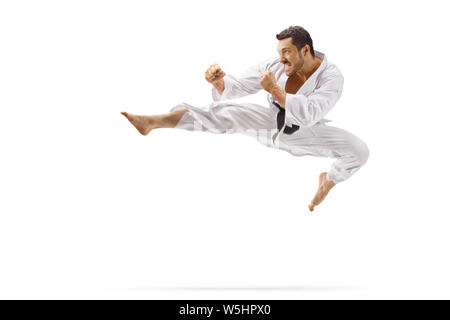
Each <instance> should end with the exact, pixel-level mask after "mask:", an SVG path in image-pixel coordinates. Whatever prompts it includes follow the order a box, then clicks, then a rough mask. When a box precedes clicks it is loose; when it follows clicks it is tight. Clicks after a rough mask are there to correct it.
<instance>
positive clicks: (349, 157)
mask: <svg viewBox="0 0 450 320" xmlns="http://www.w3.org/2000/svg"><path fill="white" fill-rule="evenodd" d="M278 145H279V148H280V149H283V150H285V151H288V152H289V153H291V154H293V155H295V156H303V155H312V156H319V157H330V158H335V159H336V160H335V161H334V162H333V163H332V165H331V168H330V170H329V171H328V172H322V173H321V174H320V175H319V188H318V189H317V192H316V194H315V196H314V198H313V199H312V201H311V203H310V204H309V206H308V207H309V210H310V211H313V210H314V207H315V206H317V205H318V204H320V203H321V202H322V201H323V200H324V199H325V197H326V196H327V194H328V192H329V191H330V190H331V189H332V188H333V187H334V186H335V185H336V184H338V183H340V182H342V181H345V180H347V179H348V178H350V177H351V176H352V175H353V174H354V173H355V172H356V171H358V170H359V169H360V168H361V167H362V166H363V165H364V164H365V163H366V162H367V159H368V157H369V148H368V147H367V145H366V144H365V143H364V142H363V141H362V140H361V139H360V138H358V137H357V136H355V135H354V134H352V133H350V132H348V131H345V130H343V129H340V128H336V127H332V126H328V125H326V124H318V125H314V126H312V127H308V128H300V130H298V131H297V132H295V133H294V134H292V135H286V134H284V133H281V134H280V136H279V141H278Z"/></svg>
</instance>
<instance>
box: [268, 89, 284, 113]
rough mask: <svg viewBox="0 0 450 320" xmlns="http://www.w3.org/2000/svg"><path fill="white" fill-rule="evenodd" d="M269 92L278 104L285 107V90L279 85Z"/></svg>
mask: <svg viewBox="0 0 450 320" xmlns="http://www.w3.org/2000/svg"><path fill="white" fill-rule="evenodd" d="M270 94H271V95H272V96H273V97H274V98H275V100H277V101H278V102H279V103H280V105H281V106H282V107H283V108H285V109H286V91H284V90H283V89H282V88H281V87H280V86H278V85H277V86H275V87H274V88H273V89H272V90H270Z"/></svg>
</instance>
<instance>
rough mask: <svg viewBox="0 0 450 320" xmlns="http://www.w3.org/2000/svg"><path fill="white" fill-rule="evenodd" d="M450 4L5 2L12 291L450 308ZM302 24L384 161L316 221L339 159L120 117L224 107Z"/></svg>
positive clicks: (4, 123) (2, 238)
mask: <svg viewBox="0 0 450 320" xmlns="http://www.w3.org/2000/svg"><path fill="white" fill-rule="evenodd" d="M445 3H446V2H445V1H421V2H417V1H373V2H371V3H369V2H367V1H363V2H362V1H264V0H262V1H261V0H259V1H241V0H239V1H233V0H229V1H214V2H213V1H206V0H205V1H162V2H159V1H1V2H0V107H1V116H0V139H1V144H0V146H1V158H0V162H1V163H0V164H1V166H0V188H1V190H0V191H1V198H0V297H1V298H8V299H13V298H43V299H49V298H62V299H66V298H75V299H78V298H85V299H94V298H105V299H110V298H111V299H118V298H123V299H132V298H133V299H229V298H230V299H231V298H232V299H316V298H322V299H332V298H333V299H335V298H337V299H348V298H356V299H367V298H376V299H381V298H385V299H394V298H430V299H431V298H450V291H449V286H450V275H449V272H448V271H449V269H450V259H449V243H450V233H449V223H450V210H449V205H448V183H449V174H448V163H449V156H448V155H449V152H448V147H449V142H448V136H449V135H448V129H447V127H446V126H447V123H448V121H447V118H448V116H449V107H450V105H449V103H448V83H449V79H448V75H449V59H448V57H449V54H450V52H449V51H450V50H449V44H448V38H447V36H448V35H446V32H447V31H448V30H449V29H450V23H449V20H448V10H446V8H445ZM290 25H301V26H303V27H305V28H306V29H307V30H308V31H309V32H310V34H311V36H312V38H313V41H314V47H315V48H316V49H317V50H319V51H321V52H324V53H325V54H326V55H327V58H328V59H329V60H330V61H331V62H333V63H335V64H336V65H337V66H338V67H339V68H340V70H341V71H342V73H343V75H344V77H345V86H344V92H343V95H342V97H341V100H340V101H339V102H338V103H337V105H336V106H335V108H334V109H333V110H332V111H331V112H330V113H329V114H328V115H327V118H328V119H332V120H334V121H333V122H331V123H329V125H334V126H338V127H342V128H344V129H346V130H348V131H350V132H352V133H354V134H356V135H357V136H359V137H360V138H361V139H363V140H364V141H365V142H366V143H367V145H368V146H369V148H370V152H371V153H370V158H369V160H368V162H367V164H366V165H365V166H364V167H363V168H362V169H361V170H360V171H358V172H357V173H356V174H355V175H354V176H352V177H351V178H350V179H349V180H347V181H345V182H343V183H341V184H339V185H337V186H336V187H335V188H334V189H333V190H332V191H331V192H330V194H329V195H328V197H327V198H326V200H325V201H324V202H323V203H322V204H321V205H320V206H318V207H317V209H316V210H315V211H314V213H310V212H309V211H308V208H307V205H308V203H309V202H310V200H311V198H312V197H313V195H314V193H315V191H316V188H317V183H318V176H319V173H320V172H322V171H327V170H328V169H329V167H330V165H331V163H332V161H333V159H327V158H314V157H294V156H292V155H290V154H288V153H287V152H284V151H280V150H277V149H270V148H267V147H265V146H264V145H262V144H260V143H258V142H257V141H256V140H253V139H251V138H250V137H246V136H243V135H237V134H236V135H232V134H227V135H218V134H212V133H206V132H190V131H185V130H179V129H177V130H175V129H158V130H155V131H152V132H151V133H150V134H149V135H148V136H146V137H143V136H141V135H139V134H138V132H137V131H136V130H135V129H134V128H133V127H132V126H131V125H130V123H128V121H127V120H126V119H125V118H124V117H123V116H122V115H121V114H120V111H123V110H124V111H129V112H133V113H138V114H157V113H165V112H167V111H168V110H169V109H170V108H171V107H173V106H174V105H176V104H178V103H180V102H187V103H189V104H192V105H197V106H204V105H206V104H208V103H210V102H211V101H212V97H211V85H210V84H209V83H207V82H206V81H205V79H204V72H205V70H206V68H207V67H208V66H209V65H210V64H212V63H218V64H219V65H220V66H221V67H222V68H223V69H224V71H225V72H226V73H229V74H233V75H235V76H238V75H240V74H241V73H242V72H243V71H244V70H245V68H247V67H249V66H251V65H253V64H255V63H258V62H260V61H262V60H264V59H267V58H270V57H276V56H277V54H278V53H277V51H276V45H277V43H278V41H277V40H276V38H275V35H276V34H277V33H279V32H281V31H282V30H283V29H285V28H287V27H288V26H290ZM241 100H243V101H252V102H255V103H257V102H260V103H261V104H263V105H267V103H266V101H265V92H264V91H261V92H260V94H259V93H258V94H257V95H254V96H249V97H246V98H243V99H241Z"/></svg>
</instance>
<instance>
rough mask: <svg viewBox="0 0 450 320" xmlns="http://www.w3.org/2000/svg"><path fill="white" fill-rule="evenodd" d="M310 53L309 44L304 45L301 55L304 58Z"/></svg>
mask: <svg viewBox="0 0 450 320" xmlns="http://www.w3.org/2000/svg"><path fill="white" fill-rule="evenodd" d="M308 52H310V48H309V44H305V45H304V46H303V48H302V54H303V56H304V57H306V54H307V53H308Z"/></svg>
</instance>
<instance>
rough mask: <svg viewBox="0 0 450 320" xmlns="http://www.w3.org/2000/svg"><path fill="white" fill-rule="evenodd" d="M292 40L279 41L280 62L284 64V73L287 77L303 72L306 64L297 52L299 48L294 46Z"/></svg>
mask: <svg viewBox="0 0 450 320" xmlns="http://www.w3.org/2000/svg"><path fill="white" fill-rule="evenodd" d="M291 39H292V38H286V39H283V40H279V41H278V47H277V50H278V54H279V55H280V62H281V63H283V64H284V72H285V73H286V75H287V76H291V75H293V74H295V73H296V72H297V71H299V70H301V68H302V67H303V64H304V58H303V56H302V54H301V53H300V52H299V51H298V50H297V47H296V46H295V45H293V44H292V41H291ZM302 49H304V48H302Z"/></svg>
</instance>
